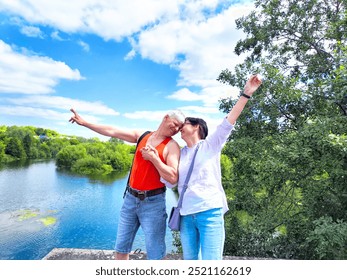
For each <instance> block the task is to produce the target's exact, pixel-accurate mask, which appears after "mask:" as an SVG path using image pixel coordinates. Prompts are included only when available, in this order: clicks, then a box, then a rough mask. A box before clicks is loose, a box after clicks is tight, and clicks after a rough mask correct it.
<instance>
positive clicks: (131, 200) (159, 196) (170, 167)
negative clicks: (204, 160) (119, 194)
mask: <svg viewBox="0 0 347 280" xmlns="http://www.w3.org/2000/svg"><path fill="white" fill-rule="evenodd" d="M71 112H72V113H73V114H74V115H73V116H72V117H71V119H70V122H71V123H75V122H76V123H77V124H79V125H81V126H84V127H87V128H89V129H91V130H93V131H95V132H97V133H99V134H102V135H105V136H109V137H114V138H118V139H121V140H124V141H127V142H130V143H137V141H138V139H139V138H140V137H141V135H143V132H141V131H138V130H131V131H125V130H121V129H118V128H116V127H113V126H108V125H100V124H92V123H89V122H87V121H86V120H84V119H83V118H82V117H81V116H80V115H79V114H77V112H76V111H75V110H74V109H71ZM184 120H185V117H184V115H183V113H182V112H180V111H170V112H169V113H168V114H166V115H165V116H164V118H163V120H162V122H161V123H160V125H159V127H158V129H157V130H156V131H154V132H151V133H149V134H147V135H146V136H144V137H143V139H142V140H141V141H140V142H139V143H138V148H137V150H136V153H135V155H134V161H133V165H132V168H131V174H130V178H129V185H128V186H127V192H126V195H125V197H124V202H123V206H122V209H121V213H120V219H119V224H118V231H117V240H116V246H115V251H116V255H115V257H116V259H117V260H128V259H129V253H130V251H131V249H132V244H133V241H134V238H135V235H136V233H137V230H138V228H139V226H141V228H142V229H143V232H144V234H145V242H146V251H147V258H148V259H153V260H158V259H162V258H164V257H165V254H166V245H165V232H166V219H167V214H166V203H165V191H166V188H165V185H164V183H162V182H161V181H160V178H161V177H162V178H164V179H165V180H166V181H168V182H170V183H172V184H174V183H176V182H177V180H178V172H177V170H178V162H179V156H180V147H179V145H178V144H177V142H176V141H175V140H173V139H172V138H171V137H172V136H174V135H175V134H176V133H178V131H179V130H180V129H181V127H182V126H183V123H184ZM153 151H155V153H156V154H157V155H158V156H157V157H148V153H149V152H151V153H153Z"/></svg>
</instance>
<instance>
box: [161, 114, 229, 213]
mask: <svg viewBox="0 0 347 280" xmlns="http://www.w3.org/2000/svg"><path fill="white" fill-rule="evenodd" d="M233 129H234V126H233V125H232V124H230V123H229V122H228V120H227V119H226V118H224V119H223V122H222V123H221V124H220V125H219V126H218V127H217V129H216V131H215V132H214V133H212V134H211V135H209V136H207V138H206V139H205V140H201V141H200V142H201V145H200V147H199V150H198V152H197V154H196V158H195V163H194V169H193V172H192V175H191V177H190V180H189V183H188V188H187V190H186V192H185V194H184V197H183V202H182V208H181V212H180V213H181V215H190V214H194V213H198V212H202V211H206V210H209V209H213V208H223V210H224V213H225V212H227V211H228V204H227V199H226V196H225V192H224V189H223V187H222V179H221V178H222V176H221V166H220V154H221V150H222V148H223V146H224V145H225V143H226V141H227V139H228V136H229V135H230V133H231V132H232V130H233ZM196 145H197V144H196ZM196 145H194V146H193V147H191V148H189V147H187V146H186V147H184V148H182V149H181V156H180V162H179V180H178V192H179V194H181V191H182V188H183V184H184V182H185V179H186V176H187V173H188V169H189V167H190V163H191V161H192V157H193V155H194V151H195V148H196ZM165 183H166V185H167V186H168V187H173V185H170V184H167V182H165Z"/></svg>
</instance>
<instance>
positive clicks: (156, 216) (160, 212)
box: [115, 192, 167, 260]
mask: <svg viewBox="0 0 347 280" xmlns="http://www.w3.org/2000/svg"><path fill="white" fill-rule="evenodd" d="M166 219H167V214H166V203H165V192H164V193H161V194H158V195H154V196H150V197H146V198H145V199H144V200H140V199H139V198H137V197H135V196H133V195H132V194H130V193H129V192H127V193H126V195H125V198H124V202H123V206H122V209H121V212H120V219H119V223H118V231H117V240H116V246H115V251H116V252H118V253H122V254H128V253H130V252H131V249H132V245H133V242H134V239H135V235H136V233H137V231H138V229H139V227H140V226H141V228H142V230H143V232H144V234H145V242H146V251H147V259H149V260H160V259H162V258H163V257H164V256H165V254H166V245H165V233H166Z"/></svg>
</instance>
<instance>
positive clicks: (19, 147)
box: [5, 137, 26, 159]
mask: <svg viewBox="0 0 347 280" xmlns="http://www.w3.org/2000/svg"><path fill="white" fill-rule="evenodd" d="M5 153H6V154H8V155H10V156H12V157H14V158H16V159H23V158H26V153H25V149H24V147H23V144H22V142H21V141H20V140H19V139H18V138H14V137H11V138H10V140H9V142H8V144H7V146H6V150H5Z"/></svg>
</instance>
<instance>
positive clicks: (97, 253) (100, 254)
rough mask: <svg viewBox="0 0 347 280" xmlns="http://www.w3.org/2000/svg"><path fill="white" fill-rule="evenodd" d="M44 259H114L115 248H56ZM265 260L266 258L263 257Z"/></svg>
mask: <svg viewBox="0 0 347 280" xmlns="http://www.w3.org/2000/svg"><path fill="white" fill-rule="evenodd" d="M129 258H130V260H146V259H147V255H146V253H144V252H140V251H134V252H131V254H130V256H129ZM166 259H167V260H182V255H181V254H167V255H166ZM223 259H224V260H255V259H259V258H247V257H234V256H224V257H223ZM43 260H114V251H113V250H92V249H75V248H54V249H53V250H52V251H51V252H49V253H48V254H47V255H46V256H45V257H44V258H43ZM263 260H264V259H263Z"/></svg>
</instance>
